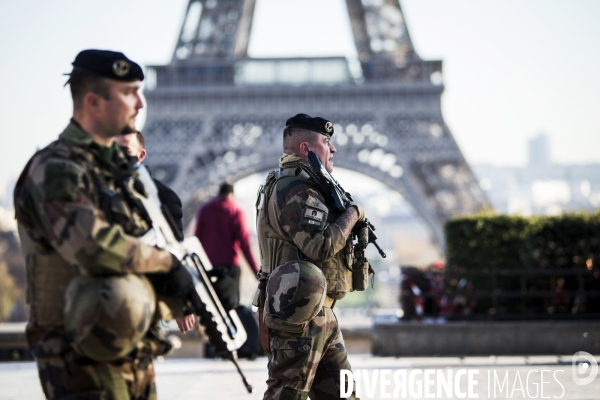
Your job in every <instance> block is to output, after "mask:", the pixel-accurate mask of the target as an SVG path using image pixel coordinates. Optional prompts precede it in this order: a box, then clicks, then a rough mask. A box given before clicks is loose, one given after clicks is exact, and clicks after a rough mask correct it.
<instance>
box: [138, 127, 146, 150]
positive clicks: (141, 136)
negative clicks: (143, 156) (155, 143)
mask: <svg viewBox="0 0 600 400" xmlns="http://www.w3.org/2000/svg"><path fill="white" fill-rule="evenodd" d="M135 138H136V139H137V141H138V142H139V143H140V146H141V147H142V149H145V148H146V141H145V140H144V135H142V132H140V131H135Z"/></svg>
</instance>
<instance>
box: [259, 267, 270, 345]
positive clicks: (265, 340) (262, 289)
mask: <svg viewBox="0 0 600 400" xmlns="http://www.w3.org/2000/svg"><path fill="white" fill-rule="evenodd" d="M266 293H267V278H264V277H260V278H259V279H258V331H259V334H260V345H261V347H262V348H263V350H264V351H265V354H267V355H269V354H271V345H270V343H271V334H270V332H269V328H268V327H267V326H266V325H265V298H266Z"/></svg>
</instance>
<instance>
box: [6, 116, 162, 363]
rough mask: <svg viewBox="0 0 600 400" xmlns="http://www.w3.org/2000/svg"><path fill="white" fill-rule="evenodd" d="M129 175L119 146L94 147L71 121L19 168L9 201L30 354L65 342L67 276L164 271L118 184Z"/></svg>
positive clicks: (47, 351)
mask: <svg viewBox="0 0 600 400" xmlns="http://www.w3.org/2000/svg"><path fill="white" fill-rule="evenodd" d="M128 176H129V177H130V176H135V172H134V171H133V170H132V163H131V161H130V159H129V158H128V157H127V156H126V155H125V154H124V153H123V152H122V150H121V149H120V147H118V145H117V144H116V143H115V144H114V145H113V146H112V147H110V148H109V147H104V146H100V145H98V144H96V143H95V142H94V141H93V140H92V138H91V137H90V136H89V135H88V134H87V133H85V132H84V131H83V130H82V129H81V128H80V127H79V125H78V124H77V123H76V122H75V121H71V123H70V124H69V125H68V126H67V128H66V129H65V130H64V131H63V132H62V133H61V134H60V136H59V138H58V140H56V141H55V142H53V143H51V144H50V145H48V146H47V147H46V148H44V149H42V150H40V151H38V152H37V153H36V154H35V155H34V156H33V157H32V158H31V160H30V161H29V162H28V164H27V166H26V167H25V169H24V170H23V172H22V173H21V176H20V177H19V180H18V181H17V185H16V187H15V191H14V205H15V215H16V219H17V224H18V228H19V236H20V239H21V248H22V252H23V254H24V257H25V263H26V271H27V300H28V302H29V304H30V323H29V325H28V327H27V338H28V341H29V344H30V346H32V347H33V349H34V353H35V354H36V356H38V355H39V354H57V353H58V352H60V351H61V350H60V349H61V347H62V346H64V342H63V341H62V339H61V337H62V332H63V330H64V321H63V308H64V303H65V299H64V294H65V291H66V288H67V285H68V284H69V282H70V281H71V279H72V278H73V277H75V276H77V275H89V276H106V275H114V274H127V273H146V272H161V271H163V272H166V271H168V270H169V269H170V268H171V264H172V262H173V261H172V256H171V254H170V253H169V252H167V251H165V250H160V249H158V248H156V247H153V246H149V245H146V244H144V243H142V241H141V239H140V238H139V237H140V236H141V235H143V234H144V233H145V232H147V230H148V228H149V226H148V224H147V223H146V221H145V220H144V219H143V218H142V214H141V212H140V211H139V209H137V208H136V207H135V205H134V204H133V203H131V202H130V201H128V200H127V199H128V198H129V196H127V195H126V194H125V193H124V192H125V191H126V190H127V187H126V186H125V185H120V184H118V182H120V181H122V179H124V178H125V177H128ZM140 184H141V182H140ZM40 348H43V352H42V353H40Z"/></svg>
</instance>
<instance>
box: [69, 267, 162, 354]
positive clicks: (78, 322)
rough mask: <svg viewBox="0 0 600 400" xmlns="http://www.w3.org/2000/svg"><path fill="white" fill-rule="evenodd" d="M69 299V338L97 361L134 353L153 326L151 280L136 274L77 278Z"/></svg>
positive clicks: (83, 352) (70, 289) (71, 288)
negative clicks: (136, 346) (137, 344)
mask: <svg viewBox="0 0 600 400" xmlns="http://www.w3.org/2000/svg"><path fill="white" fill-rule="evenodd" d="M66 299H67V303H66V306H65V314H64V318H65V332H66V333H65V334H66V337H67V340H68V341H69V342H70V343H71V344H72V346H74V347H75V348H76V349H77V351H78V352H79V353H80V354H82V355H85V356H87V357H89V358H91V359H93V360H96V361H113V360H116V359H117V358H120V357H123V356H125V355H127V354H128V353H129V352H131V350H133V348H134V347H135V345H136V343H137V342H138V341H140V340H141V339H142V337H143V336H144V335H145V334H146V332H147V331H148V329H149V328H150V324H151V323H152V320H153V317H154V310H155V306H156V297H155V295H154V291H153V289H152V286H151V285H150V282H148V280H147V279H146V278H145V277H143V276H136V275H134V274H128V275H121V276H111V277H106V278H92V277H87V276H80V277H77V278H75V279H73V280H71V283H70V284H69V287H68V288H67V293H66Z"/></svg>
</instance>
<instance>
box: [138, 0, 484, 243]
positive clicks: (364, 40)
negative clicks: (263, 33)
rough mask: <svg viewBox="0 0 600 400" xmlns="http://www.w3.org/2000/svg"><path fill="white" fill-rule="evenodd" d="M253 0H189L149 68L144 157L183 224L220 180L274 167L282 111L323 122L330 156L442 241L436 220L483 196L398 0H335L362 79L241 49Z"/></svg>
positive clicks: (329, 66)
mask: <svg viewBox="0 0 600 400" xmlns="http://www.w3.org/2000/svg"><path fill="white" fill-rule="evenodd" d="M254 4H255V1H254V0H228V1H215V0H190V2H189V7H188V12H187V13H186V18H185V20H186V22H185V24H186V26H184V27H182V30H181V34H180V37H179V39H178V41H177V45H176V50H175V52H174V55H173V59H172V60H171V62H170V63H169V64H168V65H164V66H151V67H150V69H152V70H153V73H152V76H155V78H156V79H155V81H156V84H155V86H154V87H152V88H147V89H146V91H145V95H146V99H147V101H148V117H147V121H146V127H145V129H144V134H145V135H146V137H147V140H146V143H147V149H148V158H147V161H145V162H146V163H148V164H149V165H150V166H151V168H152V170H153V171H154V173H155V177H156V178H157V179H160V180H162V181H164V183H166V184H168V185H170V186H171V187H172V188H173V189H174V190H175V191H176V192H178V193H179V194H180V196H181V198H182V200H183V202H184V206H185V213H184V218H185V221H184V222H186V223H187V222H189V221H190V220H191V219H192V218H193V216H194V212H195V209H196V207H197V205H198V204H200V203H201V202H203V201H205V200H206V199H208V198H210V197H211V196H212V195H213V194H214V193H216V188H217V186H218V184H219V183H220V182H222V181H223V180H224V179H226V178H230V179H232V180H238V179H241V178H243V177H246V176H248V175H250V174H253V173H256V172H261V171H265V170H269V169H273V168H276V167H277V160H278V159H279V157H280V156H281V154H282V146H281V143H282V142H281V140H282V137H281V136H282V131H283V124H284V121H285V120H286V119H287V118H289V117H290V116H292V115H295V114H297V113H299V112H304V113H307V114H309V115H312V116H321V117H324V118H327V119H328V120H330V121H333V122H334V124H335V134H334V136H333V141H334V144H335V146H336V147H337V148H338V154H337V155H336V157H335V162H336V166H340V167H343V168H347V169H350V170H354V171H357V172H360V173H363V174H366V175H368V176H371V177H373V178H375V179H378V180H380V181H381V182H384V183H385V184H386V185H387V186H389V187H390V188H392V189H394V190H396V191H398V192H399V193H401V194H402V195H403V196H404V198H405V199H406V200H408V201H409V202H410V203H411V204H412V206H413V208H414V209H415V211H416V213H417V214H418V215H419V216H420V217H421V219H422V220H423V221H424V223H425V224H426V225H427V226H428V227H429V228H430V230H431V236H432V240H433V242H434V243H436V244H437V245H438V246H439V247H440V248H443V233H442V232H443V228H442V227H443V224H444V222H445V221H446V220H447V219H448V218H449V217H451V216H452V215H457V214H464V213H472V212H475V211H477V210H479V209H481V208H483V207H485V206H486V204H487V200H486V196H485V194H484V193H483V191H482V190H481V189H480V188H479V185H478V183H477V179H476V178H475V176H474V175H473V173H472V171H471V169H470V167H469V165H468V164H467V162H466V160H465V159H464V157H463V155H462V153H461V151H460V149H459V148H458V146H457V144H456V142H455V140H454V138H453V136H452V134H451V133H450V130H449V129H448V127H447V126H446V124H445V123H444V121H443V118H442V113H441V94H442V92H443V80H442V62H441V61H425V60H422V59H421V58H420V57H419V56H418V54H417V53H416V51H415V49H414V47H413V45H412V41H411V38H410V35H409V32H408V27H407V25H406V21H405V19H404V15H403V13H402V9H401V7H400V4H399V2H398V0H381V1H361V0H346V4H347V6H348V11H349V16H350V20H351V29H352V32H353V34H354V39H355V44H356V48H357V53H358V56H359V63H360V67H361V71H362V77H361V78H356V77H355V75H353V74H350V72H349V67H348V61H347V60H346V59H345V58H344V57H312V58H285V59H254V58H250V57H248V54H247V45H248V37H249V33H250V28H251V25H252V24H251V23H252V12H253V10H254ZM194 9H196V10H198V9H199V10H200V14H199V15H195V14H194V13H193V12H192V11H193V10H194ZM188 23H189V24H191V25H190V26H189V27H188V26H187V24H188Z"/></svg>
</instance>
